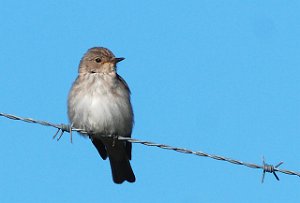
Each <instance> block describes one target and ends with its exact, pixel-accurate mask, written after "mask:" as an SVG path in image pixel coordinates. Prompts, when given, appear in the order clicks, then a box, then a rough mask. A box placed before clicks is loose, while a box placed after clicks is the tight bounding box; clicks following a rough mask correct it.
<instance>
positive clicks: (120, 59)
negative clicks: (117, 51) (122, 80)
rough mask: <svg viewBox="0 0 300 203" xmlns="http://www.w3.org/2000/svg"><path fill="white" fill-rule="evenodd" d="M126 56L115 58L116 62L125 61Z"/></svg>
mask: <svg viewBox="0 0 300 203" xmlns="http://www.w3.org/2000/svg"><path fill="white" fill-rule="evenodd" d="M124 59H125V58H123V57H120V58H114V62H115V63H119V62H120V61H123V60H124Z"/></svg>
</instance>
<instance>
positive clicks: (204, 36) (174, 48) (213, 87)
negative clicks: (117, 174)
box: [0, 0, 300, 203]
mask: <svg viewBox="0 0 300 203" xmlns="http://www.w3.org/2000/svg"><path fill="white" fill-rule="evenodd" d="M299 10H300V2H299V1H292V0H291V1H284V2H283V1H275V0H274V1H258V0H252V1H238V0H236V1H209V0H204V1H198V0H194V1H167V0H166V1H159V0H155V1H137V0H135V1H115V0H111V1H100V0H86V1H77V2H76V1H71V0H68V1H58V0H53V1H48V0H47V1H46V0H38V1H37V0H32V1H30V0H29V1H13V0H12V1H4V0H3V1H1V3H0V19H1V23H0V45H1V49H0V70H1V74H0V90H1V100H0V112H6V113H12V114H16V115H19V116H24V117H32V118H35V119H40V120H47V121H51V122H53V123H67V122H68V119H67V114H66V98H67V95H68V91H69V89H70V87H71V84H72V82H73V81H74V80H75V78H76V76H77V67H78V63H79V60H80V58H81V57H82V55H83V54H84V53H85V52H86V50H87V49H88V48H90V47H93V46H104V47H108V48H110V49H111V50H112V51H113V52H114V53H115V55H116V56H120V57H125V58H126V60H124V61H122V62H121V63H120V64H119V69H118V70H119V74H120V75H121V76H122V77H124V78H125V80H126V81H127V83H128V84H129V86H130V88H131V91H132V103H133V107H134V112H135V120H136V122H135V127H134V132H133V137H134V138H137V139H143V140H149V141H154V142H158V143H164V144H169V145H174V146H178V147H185V148H189V149H193V150H202V151H205V152H208V153H212V154H220V155H223V156H227V157H232V158H236V159H239V160H242V161H247V162H254V163H257V164H259V163H261V160H262V156H265V157H266V159H267V161H268V163H270V164H276V163H278V162H280V161H284V162H285V163H284V164H283V165H282V166H281V168H286V169H290V170H296V171H300V153H299V142H300V57H299V56H300V23H299V19H300V12H299ZM55 131H56V130H55V129H53V128H50V127H44V126H39V125H34V124H27V123H23V122H19V121H12V120H8V119H5V118H0V132H1V144H0V159H1V162H0V180H1V184H0V202H12V203H13V202H24V203H25V202H131V203H135V202H146V203H147V202H231V203H235V202H266V201H268V202H298V201H299V197H300V194H299V183H300V179H299V177H294V176H288V175H284V174H278V175H279V177H280V179H281V181H280V182H277V181H276V180H275V178H274V177H273V175H272V174H267V176H266V179H265V183H264V184H261V183H260V179H261V173H262V172H261V171H260V170H255V169H249V168H245V167H242V166H237V165H232V164H229V163H225V162H220V161H215V160H212V159H208V158H202V157H196V156H192V155H185V154H179V153H176V152H171V151H167V150H162V149H158V148H153V147H145V146H143V145H139V144H134V145H133V160H132V166H133V169H134V171H135V174H136V177H137V181H136V183H134V184H129V183H125V184H122V185H115V184H114V183H113V182H112V178H111V174H110V173H111V172H110V168H109V163H108V161H102V160H101V158H100V157H99V156H98V153H97V151H96V149H95V148H94V147H93V146H92V144H91V142H90V141H89V140H88V139H84V138H82V137H80V136H79V135H78V134H76V133H75V134H74V137H73V141H74V143H73V144H71V143H70V142H69V136H68V134H65V135H64V137H63V138H62V139H61V140H60V141H59V142H56V141H54V140H52V136H53V134H54V133H55Z"/></svg>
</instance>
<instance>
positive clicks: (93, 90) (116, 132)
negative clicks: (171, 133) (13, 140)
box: [68, 47, 135, 183]
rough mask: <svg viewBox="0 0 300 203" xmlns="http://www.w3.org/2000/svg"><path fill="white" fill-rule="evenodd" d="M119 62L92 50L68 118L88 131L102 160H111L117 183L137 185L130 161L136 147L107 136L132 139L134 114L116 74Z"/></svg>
mask: <svg viewBox="0 0 300 203" xmlns="http://www.w3.org/2000/svg"><path fill="white" fill-rule="evenodd" d="M123 59H124V58H116V57H115V56H114V54H113V53H112V52H111V51H110V50H108V49H106V48H103V47H95V48H91V49H89V50H88V51H87V53H86V54H85V55H84V56H83V58H82V59H81V61H80V64H79V70H78V72H79V75H78V77H77V79H76V81H75V82H74V83H73V86H72V88H71V90H70V93H69V97H68V116H69V119H70V122H71V123H72V125H73V126H74V127H75V128H80V129H85V130H86V131H87V132H91V133H90V134H89V136H90V138H91V140H92V143H93V144H94V146H95V147H96V149H97V150H98V152H99V154H100V156H101V157H102V159H106V158H107V157H108V158H109V161H110V165H111V171H112V176H113V180H114V182H115V183H122V182H124V181H128V182H135V176H134V173H133V171H132V168H131V165H130V162H129V160H130V159H131V148H132V145H131V143H129V142H126V141H119V140H117V139H116V138H107V137H103V135H104V136H105V135H111V136H124V137H130V136H131V132H132V127H133V111H132V106H131V102H130V90H129V88H128V85H127V84H126V82H125V81H124V80H123V79H122V78H121V76H119V75H118V74H117V72H116V64H117V63H118V62H120V61H122V60H123Z"/></svg>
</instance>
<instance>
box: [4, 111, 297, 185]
mask: <svg viewBox="0 0 300 203" xmlns="http://www.w3.org/2000/svg"><path fill="white" fill-rule="evenodd" d="M0 116H2V117H6V118H8V119H12V120H19V121H23V122H27V123H34V124H40V125H44V126H49V127H54V128H57V131H56V133H55V135H54V136H53V138H56V136H57V134H58V133H59V132H61V133H60V136H59V137H58V138H57V140H59V139H60V138H61V137H62V135H63V133H64V132H68V133H70V139H71V142H72V131H76V132H79V133H82V134H89V132H86V131H85V130H84V129H77V128H73V127H72V126H71V125H66V124H53V123H50V122H47V121H41V120H35V119H32V118H24V117H20V116H15V115H12V114H6V113H1V112H0ZM106 137H114V138H116V139H118V140H124V141H128V142H131V143H138V144H143V145H146V146H150V147H158V148H161V149H166V150H172V151H175V152H179V153H184V154H193V155H196V156H201V157H208V158H211V159H214V160H218V161H226V162H229V163H231V164H236V165H242V166H246V167H248V168H253V169H262V171H263V174H262V179H261V182H262V183H263V182H264V178H265V173H266V172H267V173H273V175H274V176H275V178H276V179H277V180H278V181H279V177H278V176H277V174H276V172H280V173H284V174H287V175H294V176H298V177H300V172H296V171H291V170H286V169H279V168H278V167H279V166H280V165H282V164H283V162H280V163H278V164H276V165H275V166H273V165H270V164H267V163H266V162H265V158H264V157H263V163H262V165H258V164H254V163H248V162H243V161H239V160H236V159H232V158H228V157H224V156H220V155H214V154H208V153H205V152H202V151H193V150H190V149H185V148H180V147H172V146H169V145H165V144H158V143H154V142H149V141H143V140H138V139H134V138H129V137H122V136H117V137H115V136H109V135H108V136H106Z"/></svg>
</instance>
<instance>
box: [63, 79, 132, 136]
mask: <svg viewBox="0 0 300 203" xmlns="http://www.w3.org/2000/svg"><path fill="white" fill-rule="evenodd" d="M82 77H84V78H82ZM129 97H130V93H129V90H128V89H127V88H126V86H125V85H124V84H123V83H122V81H121V80H119V79H118V78H116V77H111V76H110V75H100V74H89V75H84V76H79V77H78V78H77V80H76V81H75V83H74V84H73V87H72V90H71V92H70V94H69V99H68V114H69V119H70V121H71V123H72V124H73V126H74V127H75V128H80V129H85V130H87V131H92V132H95V133H101V134H110V135H112V134H115V135H121V136H130V134H131V131H132V126H133V112H132V107H131V104H130V98H129Z"/></svg>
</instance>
